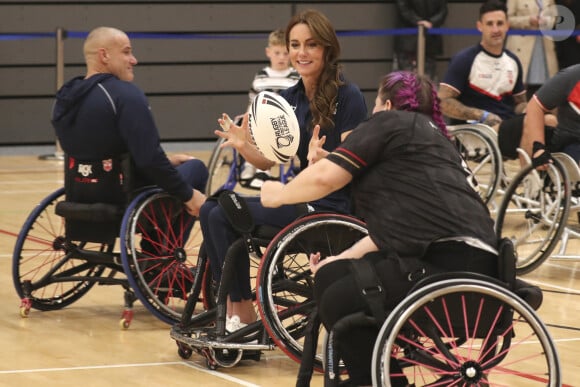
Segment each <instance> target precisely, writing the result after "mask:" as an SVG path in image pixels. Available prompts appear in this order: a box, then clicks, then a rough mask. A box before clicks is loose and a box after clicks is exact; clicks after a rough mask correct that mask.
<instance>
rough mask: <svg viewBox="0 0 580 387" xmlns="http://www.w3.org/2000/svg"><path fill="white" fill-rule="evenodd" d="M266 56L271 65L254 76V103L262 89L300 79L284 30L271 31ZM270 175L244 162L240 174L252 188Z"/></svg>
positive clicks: (275, 89) (281, 86) (278, 88)
mask: <svg viewBox="0 0 580 387" xmlns="http://www.w3.org/2000/svg"><path fill="white" fill-rule="evenodd" d="M266 56H267V57H268V59H270V65H269V66H266V67H264V68H262V69H261V70H260V71H258V72H257V73H256V75H255V76H254V81H253V82H252V88H251V89H250V92H249V93H248V95H249V97H250V101H249V104H251V103H252V101H253V100H254V97H255V96H256V94H258V93H259V92H261V91H271V92H274V93H279V92H280V91H281V90H284V89H287V88H289V87H290V86H294V85H295V84H296V82H298V80H299V79H300V74H298V72H297V71H296V70H295V69H294V68H293V67H292V66H290V56H289V54H288V48H286V39H285V32H284V30H281V29H278V30H275V31H272V32H271V33H270V35H269V36H268V46H267V47H266ZM269 177H270V172H269V171H265V170H261V169H256V167H255V166H254V165H252V164H251V163H249V162H244V165H243V166H242V172H241V174H240V179H241V180H242V185H245V186H248V187H250V188H260V187H261V186H262V183H264V180H268V179H269Z"/></svg>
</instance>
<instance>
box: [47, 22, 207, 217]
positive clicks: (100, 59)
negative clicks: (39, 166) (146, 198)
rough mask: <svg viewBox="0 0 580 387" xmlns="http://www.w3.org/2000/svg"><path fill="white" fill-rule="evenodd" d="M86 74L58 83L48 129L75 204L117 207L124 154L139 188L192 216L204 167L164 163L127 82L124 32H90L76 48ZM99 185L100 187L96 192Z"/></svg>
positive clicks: (145, 109)
mask: <svg viewBox="0 0 580 387" xmlns="http://www.w3.org/2000/svg"><path fill="white" fill-rule="evenodd" d="M83 51H84V56H85V62H86V66H87V72H86V74H85V75H84V76H78V77H76V78H73V79H71V80H70V81H68V82H67V83H65V84H64V85H63V86H62V88H61V89H60V90H59V91H58V93H57V95H56V102H55V105H54V108H53V113H52V125H53V126H54V129H55V131H56V135H57V137H58V140H59V142H60V144H61V145H62V148H63V150H64V152H65V153H66V154H67V156H68V160H67V165H68V169H67V174H70V176H68V175H67V176H68V177H69V180H68V181H71V180H70V179H72V181H74V184H75V187H76V189H77V191H76V192H82V193H83V194H82V195H79V196H80V198H74V200H75V201H86V202H94V201H104V202H112V203H122V202H124V200H125V197H126V193H125V192H124V191H123V184H124V182H123V179H122V177H121V178H120V177H119V176H120V173H114V172H116V171H117V172H118V171H120V160H121V159H122V156H123V155H126V154H130V155H131V158H132V160H133V162H134V164H135V166H136V169H137V171H136V174H137V175H138V176H137V179H136V180H138V181H140V182H141V184H140V185H149V184H154V185H157V186H159V187H161V188H163V189H164V190H165V191H167V192H169V193H170V194H172V195H174V196H176V197H178V198H179V199H181V200H182V201H183V202H184V203H185V205H186V208H187V210H188V211H189V213H190V214H192V215H194V216H197V214H198V211H199V207H200V206H201V205H202V204H203V203H204V202H205V195H204V194H203V193H202V192H201V191H203V190H204V189H205V183H206V181H207V177H208V171H207V168H206V166H205V165H204V164H203V162H201V161H200V160H198V159H195V158H193V157H190V156H187V155H174V156H173V157H171V159H170V158H168V157H167V155H166V154H165V152H164V151H163V149H162V148H161V145H160V139H159V131H158V130H157V127H156V126H155V122H154V120H153V116H152V114H151V110H150V107H149V103H148V101H147V98H146V97H145V94H144V93H143V92H142V91H141V90H140V89H139V88H138V87H137V86H136V85H134V84H133V83H132V81H133V78H134V74H133V67H134V66H135V65H136V64H137V59H136V58H135V56H134V55H133V49H132V46H131V41H130V40H129V37H128V36H127V34H126V33H124V32H123V31H121V30H118V29H116V28H111V27H98V28H95V29H94V30H92V31H91V32H90V33H89V35H88V36H87V39H86V41H85V43H84V47H83ZM102 185H106V186H104V187H103V186H102Z"/></svg>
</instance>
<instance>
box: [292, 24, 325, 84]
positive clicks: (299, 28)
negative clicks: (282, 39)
mask: <svg viewBox="0 0 580 387" xmlns="http://www.w3.org/2000/svg"><path fill="white" fill-rule="evenodd" d="M289 52H290V61H291V62H292V66H293V67H294V68H295V69H296V71H298V73H299V74H300V76H302V78H318V77H319V76H320V74H321V73H322V70H323V68H324V65H325V63H324V46H323V45H322V44H321V43H320V42H319V41H318V40H316V39H315V38H314V37H313V36H312V32H311V31H310V28H309V27H308V26H307V25H306V24H303V23H299V24H296V25H295V26H294V27H292V29H291V30H290V37H289Z"/></svg>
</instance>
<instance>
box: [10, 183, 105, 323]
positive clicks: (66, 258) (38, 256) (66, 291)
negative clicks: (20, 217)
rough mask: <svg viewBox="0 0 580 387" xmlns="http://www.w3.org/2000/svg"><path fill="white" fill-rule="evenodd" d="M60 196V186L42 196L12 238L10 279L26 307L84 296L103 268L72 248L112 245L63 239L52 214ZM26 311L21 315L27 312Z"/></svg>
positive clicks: (51, 307) (99, 249) (98, 249)
mask: <svg viewBox="0 0 580 387" xmlns="http://www.w3.org/2000/svg"><path fill="white" fill-rule="evenodd" d="M64 198H65V196H64V188H61V189H58V190H57V191H55V192H53V193H52V194H50V195H49V196H47V197H46V198H45V199H43V200H42V201H41V202H40V203H39V204H38V205H37V206H36V207H35V208H34V209H33V210H32V212H31V213H30V215H29V216H28V218H27V219H26V221H25V222H24V225H23V226H22V229H21V230H20V233H19V234H18V237H17V239H16V244H15V246H14V251H13V256H12V279H13V282H14V287H15V288H16V292H17V293H18V295H19V296H20V298H21V299H22V300H23V302H26V303H28V306H27V307H32V308H34V309H38V310H44V311H48V310H55V309H61V308H64V307H66V306H68V305H70V304H72V303H73V302H75V301H77V300H78V299H80V298H81V297H82V296H84V295H85V294H86V293H87V292H88V291H89V290H90V289H91V288H92V287H93V285H94V284H95V282H96V280H97V279H98V278H99V277H100V276H101V274H102V273H103V271H104V270H105V268H104V267H103V266H100V265H90V264H87V262H86V260H83V259H79V258H77V257H75V255H74V250H75V249H74V247H75V246H77V247H81V248H83V249H85V250H92V251H95V252H103V251H108V250H111V249H112V246H110V245H107V244H99V243H86V242H75V241H69V242H67V241H66V240H65V229H64V219H63V218H61V217H60V216H58V215H56V214H55V206H56V204H57V203H58V202H60V201H63V200H64ZM24 300H26V301H24ZM25 308H26V307H25ZM28 310H29V309H23V310H22V311H21V314H22V315H23V316H25V315H27V314H28Z"/></svg>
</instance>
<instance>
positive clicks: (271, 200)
mask: <svg viewBox="0 0 580 387" xmlns="http://www.w3.org/2000/svg"><path fill="white" fill-rule="evenodd" d="M283 189H284V184H282V183H280V182H279V181H273V180H268V181H265V182H264V184H263V185H262V189H261V191H260V202H261V203H262V205H263V206H264V207H271V208H277V207H280V206H281V205H282V204H284V203H282V201H281V200H280V197H281V195H282V190H283Z"/></svg>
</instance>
